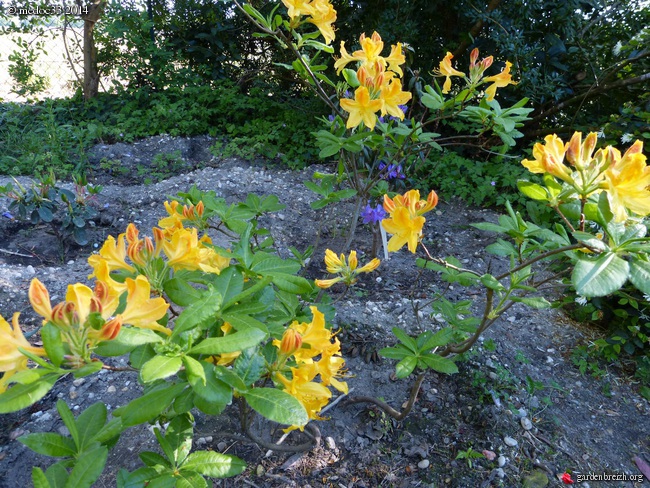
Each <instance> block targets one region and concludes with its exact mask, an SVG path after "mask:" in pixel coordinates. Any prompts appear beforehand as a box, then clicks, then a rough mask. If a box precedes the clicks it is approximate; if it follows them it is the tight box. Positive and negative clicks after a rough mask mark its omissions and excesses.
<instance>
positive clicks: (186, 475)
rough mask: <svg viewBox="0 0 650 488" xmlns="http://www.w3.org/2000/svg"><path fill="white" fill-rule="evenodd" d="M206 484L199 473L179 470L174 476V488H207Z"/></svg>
mask: <svg viewBox="0 0 650 488" xmlns="http://www.w3.org/2000/svg"><path fill="white" fill-rule="evenodd" d="M207 486H208V482H207V481H205V478H204V477H203V476H201V475H200V474H199V473H195V472H194V471H186V470H184V469H182V468H181V470H180V471H179V472H178V474H177V475H176V487H175V488H207Z"/></svg>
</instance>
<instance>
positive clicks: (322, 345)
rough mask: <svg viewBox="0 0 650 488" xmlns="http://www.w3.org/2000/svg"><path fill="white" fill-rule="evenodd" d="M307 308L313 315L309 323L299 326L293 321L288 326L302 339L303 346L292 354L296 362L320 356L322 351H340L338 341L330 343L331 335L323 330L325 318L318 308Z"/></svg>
mask: <svg viewBox="0 0 650 488" xmlns="http://www.w3.org/2000/svg"><path fill="white" fill-rule="evenodd" d="M309 308H310V309H311V313H312V315H313V319H312V321H311V322H310V323H308V324H307V323H305V322H303V323H300V324H299V323H298V322H295V321H294V322H293V323H292V324H291V326H290V327H291V328H292V329H294V330H295V331H296V332H298V334H300V337H302V344H303V346H302V347H301V348H300V349H298V350H297V351H296V352H295V353H294V354H293V356H294V357H295V358H296V361H298V362H305V361H308V360H310V359H311V358H313V357H314V356H318V355H319V354H322V353H323V352H324V351H336V352H338V351H339V350H340V344H339V342H338V340H335V341H334V343H332V342H330V341H331V339H332V333H331V332H330V331H329V330H328V329H326V328H325V316H324V315H323V314H322V313H321V312H320V311H319V310H318V308H316V307H313V306H312V307H309ZM306 344H308V345H309V348H306V347H305V345H306Z"/></svg>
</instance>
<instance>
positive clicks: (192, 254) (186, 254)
mask: <svg viewBox="0 0 650 488" xmlns="http://www.w3.org/2000/svg"><path fill="white" fill-rule="evenodd" d="M162 249H163V251H164V252H165V255H166V256H167V259H168V260H169V261H168V264H169V266H170V267H172V268H173V269H175V270H179V269H187V270H195V269H198V268H199V263H200V262H201V256H200V253H199V237H198V231H197V230H196V229H185V228H182V229H177V230H176V231H175V232H174V233H173V234H172V236H171V238H170V239H166V240H165V241H163V242H162Z"/></svg>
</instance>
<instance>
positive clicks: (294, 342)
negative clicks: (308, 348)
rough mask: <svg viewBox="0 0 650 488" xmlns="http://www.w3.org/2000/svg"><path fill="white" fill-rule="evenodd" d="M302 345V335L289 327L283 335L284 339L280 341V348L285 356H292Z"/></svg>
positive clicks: (274, 343) (274, 342)
mask: <svg viewBox="0 0 650 488" xmlns="http://www.w3.org/2000/svg"><path fill="white" fill-rule="evenodd" d="M273 345H276V341H273ZM301 346H302V336H301V335H300V334H299V333H298V332H297V331H296V330H295V329H292V328H288V329H287V330H285V331H284V334H283V335H282V340H281V341H280V344H279V348H280V352H281V353H282V354H284V355H285V356H290V355H291V354H293V353H294V352H296V351H297V350H298V349H300V347H301Z"/></svg>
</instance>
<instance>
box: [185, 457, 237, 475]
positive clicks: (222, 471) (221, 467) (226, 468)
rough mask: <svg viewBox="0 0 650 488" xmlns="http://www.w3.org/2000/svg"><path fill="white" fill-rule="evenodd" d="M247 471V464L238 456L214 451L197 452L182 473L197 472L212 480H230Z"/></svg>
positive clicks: (189, 458)
mask: <svg viewBox="0 0 650 488" xmlns="http://www.w3.org/2000/svg"><path fill="white" fill-rule="evenodd" d="M244 469H246V463H245V462H244V461H242V460H241V459H239V458H238V457H236V456H232V455H230V454H221V453H220V452H214V451H197V452H193V453H192V454H190V455H189V456H188V458H187V461H186V462H185V464H183V466H182V468H181V470H182V471H195V472H197V473H200V474H202V475H204V476H209V477H210V478H230V477H232V476H237V475H238V474H240V473H241V472H243V471H244Z"/></svg>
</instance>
